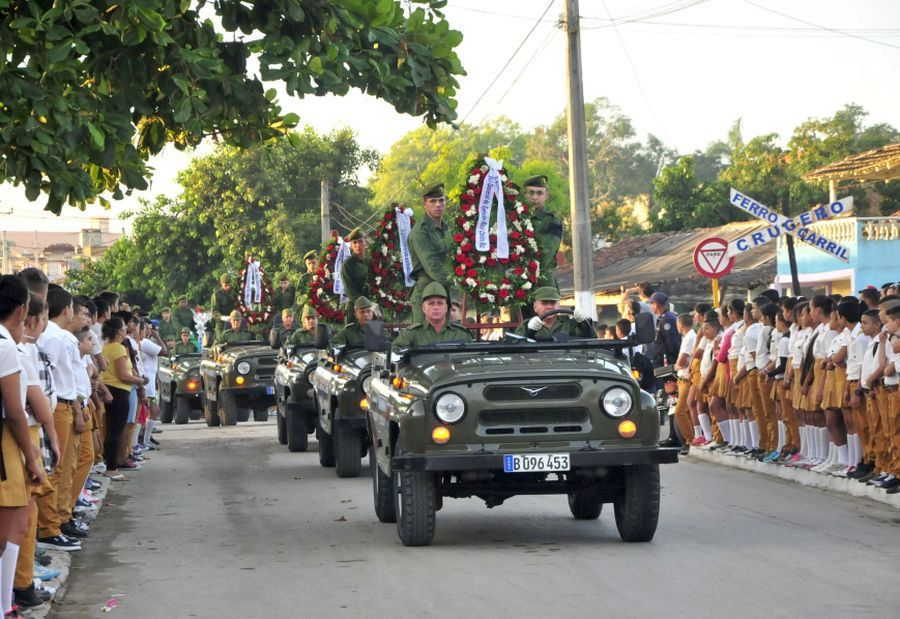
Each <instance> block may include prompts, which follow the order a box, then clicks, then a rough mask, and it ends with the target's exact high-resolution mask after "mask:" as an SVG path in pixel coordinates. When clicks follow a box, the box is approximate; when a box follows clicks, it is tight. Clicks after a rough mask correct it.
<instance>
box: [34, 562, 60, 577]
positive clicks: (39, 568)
mask: <svg viewBox="0 0 900 619" xmlns="http://www.w3.org/2000/svg"><path fill="white" fill-rule="evenodd" d="M61 573H62V572H60V571H59V570H55V569H53V568H52V567H44V566H43V565H35V566H34V577H35V578H37V579H38V580H53V579H54V578H59V575H60V574H61Z"/></svg>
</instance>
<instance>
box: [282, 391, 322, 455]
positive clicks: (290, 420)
mask: <svg viewBox="0 0 900 619" xmlns="http://www.w3.org/2000/svg"><path fill="white" fill-rule="evenodd" d="M284 425H285V430H286V432H287V438H286V442H287V446H288V451H292V452H298V451H306V450H307V449H309V433H308V432H307V430H306V420H305V419H304V418H303V415H302V414H301V413H300V407H299V406H297V405H296V404H285V405H284ZM321 449H322V444H321V442H320V443H319V454H320V455H319V458H321V457H322V456H321V453H322V452H321ZM332 458H333V456H332ZM322 466H325V465H324V464H323V465H322Z"/></svg>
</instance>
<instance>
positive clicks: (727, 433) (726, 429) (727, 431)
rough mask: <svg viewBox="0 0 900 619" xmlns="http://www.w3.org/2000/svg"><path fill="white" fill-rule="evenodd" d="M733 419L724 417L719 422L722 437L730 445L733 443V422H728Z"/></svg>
mask: <svg viewBox="0 0 900 619" xmlns="http://www.w3.org/2000/svg"><path fill="white" fill-rule="evenodd" d="M729 421H731V420H730V419H723V420H722V421H720V422H719V430H720V431H721V432H722V438H723V439H725V442H726V443H728V444H729V445H730V444H731V424H730V423H728V422H729Z"/></svg>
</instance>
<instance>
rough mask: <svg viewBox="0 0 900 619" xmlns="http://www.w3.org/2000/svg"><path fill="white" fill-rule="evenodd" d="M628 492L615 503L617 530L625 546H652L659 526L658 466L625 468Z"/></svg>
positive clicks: (623, 492) (624, 473) (624, 492)
mask: <svg viewBox="0 0 900 619" xmlns="http://www.w3.org/2000/svg"><path fill="white" fill-rule="evenodd" d="M622 475H623V477H624V481H625V489H624V490H623V491H622V494H621V495H620V496H619V498H617V499H616V501H615V503H614V507H615V513H616V528H617V529H618V530H619V537H621V538H622V541H623V542H649V541H650V540H652V539H653V535H654V534H655V533H656V525H657V523H658V522H659V465H658V464H640V465H637V464H635V465H632V466H626V467H625V468H624V470H623V472H622Z"/></svg>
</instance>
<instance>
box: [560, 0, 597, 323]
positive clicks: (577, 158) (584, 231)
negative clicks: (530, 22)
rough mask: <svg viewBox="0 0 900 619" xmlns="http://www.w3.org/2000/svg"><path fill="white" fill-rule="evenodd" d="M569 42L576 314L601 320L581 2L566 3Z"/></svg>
mask: <svg viewBox="0 0 900 619" xmlns="http://www.w3.org/2000/svg"><path fill="white" fill-rule="evenodd" d="M564 2H565V16H564V19H565V24H564V25H565V29H566V41H567V53H566V69H567V71H566V76H567V78H566V81H567V86H568V90H569V107H568V123H569V126H568V131H569V198H570V200H571V211H570V219H571V222H572V258H573V262H574V272H573V276H574V277H573V282H572V283H573V284H574V289H575V310H576V311H578V312H580V313H582V314H585V315H587V316H589V317H591V318H592V319H594V320H597V306H596V304H595V303H594V256H593V249H592V248H591V219H590V215H589V213H588V187H587V154H586V147H585V139H586V138H585V132H586V129H585V122H584V87H583V85H582V79H581V77H582V71H581V34H580V29H579V21H580V17H579V13H578V0H564Z"/></svg>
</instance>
